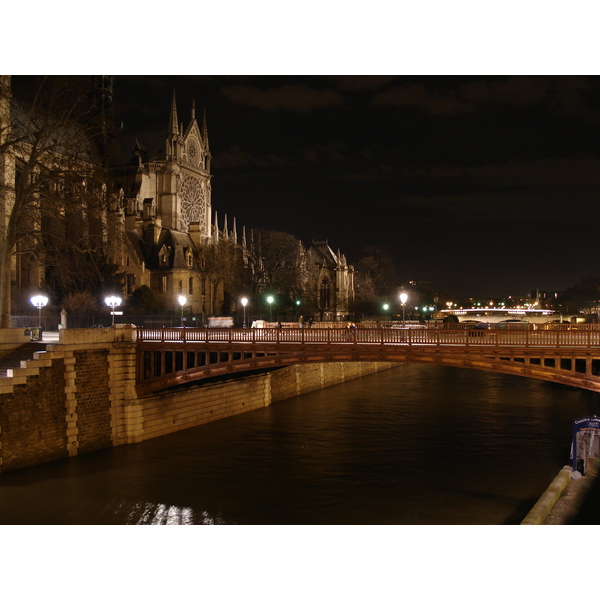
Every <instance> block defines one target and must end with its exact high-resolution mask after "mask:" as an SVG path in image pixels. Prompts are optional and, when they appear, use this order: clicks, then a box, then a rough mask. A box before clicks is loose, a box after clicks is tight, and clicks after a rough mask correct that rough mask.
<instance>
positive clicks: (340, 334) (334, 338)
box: [137, 327, 600, 348]
mask: <svg viewBox="0 0 600 600" xmlns="http://www.w3.org/2000/svg"><path fill="white" fill-rule="evenodd" d="M137 340H138V342H139V343H142V342H162V343H209V342H229V343H244V342H246V343H259V342H261V343H262V342H264V343H276V344H298V343H301V344H332V343H335V344H338V343H339V344H386V345H387V344H398V345H408V346H423V345H428V346H432V345H433V346H461V347H464V346H478V347H481V346H495V347H497V346H522V347H529V346H535V347H546V348H548V347H551V348H557V347H580V348H581V347H583V348H593V347H600V328H598V327H596V328H591V327H586V328H571V329H565V328H562V327H556V328H553V329H550V328H534V327H529V328H519V329H473V328H469V329H466V328H463V329H458V328H444V327H429V328H420V329H416V328H404V329H403V328H397V329H391V328H364V329H363V328H359V329H353V330H351V329H342V328H335V329H334V328H329V329H325V328H283V329H279V328H261V329H252V328H247V329H225V328H223V329H221V328H198V329H196V328H187V327H173V328H170V327H158V328H153V327H140V328H138V330H137Z"/></svg>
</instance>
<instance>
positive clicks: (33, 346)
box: [0, 342, 46, 377]
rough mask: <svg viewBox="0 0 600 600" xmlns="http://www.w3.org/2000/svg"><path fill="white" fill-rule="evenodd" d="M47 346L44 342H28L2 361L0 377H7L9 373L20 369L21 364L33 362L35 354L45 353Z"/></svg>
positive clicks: (0, 360)
mask: <svg viewBox="0 0 600 600" xmlns="http://www.w3.org/2000/svg"><path fill="white" fill-rule="evenodd" d="M45 351H46V344H44V343H42V342H27V343H26V344H23V345H22V346H19V347H18V348H16V349H15V350H13V351H12V352H11V353H10V354H7V355H6V356H5V357H4V358H1V359H0V377H7V371H8V370H13V369H20V368H21V367H22V365H21V363H22V362H24V361H27V360H32V359H33V355H34V353H35V352H45Z"/></svg>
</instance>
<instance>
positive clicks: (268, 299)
mask: <svg viewBox="0 0 600 600" xmlns="http://www.w3.org/2000/svg"><path fill="white" fill-rule="evenodd" d="M273 300H275V298H273V296H268V297H267V302H268V303H269V321H270V322H271V323H272V322H273V309H272V307H271V305H272V304H273Z"/></svg>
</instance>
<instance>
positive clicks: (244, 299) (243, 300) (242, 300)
mask: <svg viewBox="0 0 600 600" xmlns="http://www.w3.org/2000/svg"><path fill="white" fill-rule="evenodd" d="M240 302H241V303H242V306H243V307H244V324H243V326H244V327H246V305H247V304H248V298H242V299H241V301H240Z"/></svg>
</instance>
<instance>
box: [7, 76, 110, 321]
mask: <svg viewBox="0 0 600 600" xmlns="http://www.w3.org/2000/svg"><path fill="white" fill-rule="evenodd" d="M89 91H90V88H89V86H88V81H87V79H86V78H81V77H41V78H39V80H37V81H36V84H35V86H34V87H33V93H32V96H31V98H30V99H29V102H28V103H27V104H25V103H24V102H16V101H15V100H14V98H13V97H12V94H11V87H10V78H9V77H8V76H2V79H1V81H0V327H2V328H6V327H10V316H11V284H12V281H11V275H12V272H13V269H14V268H15V267H16V266H17V257H21V258H22V259H23V260H28V261H29V266H30V267H32V268H34V269H35V268H36V267H37V270H38V277H37V281H35V282H29V284H30V285H31V286H32V287H38V286H39V285H40V284H41V282H42V280H43V277H44V273H43V264H44V261H45V259H46V258H48V259H49V264H50V265H52V261H53V258H52V254H53V253H54V262H55V263H56V262H57V259H58V257H62V258H63V259H64V258H65V254H64V250H65V247H64V245H65V243H66V242H67V240H68V241H69V244H70V247H71V248H76V249H78V250H77V251H78V252H80V253H87V254H89V251H90V249H91V248H94V247H98V244H97V243H96V242H101V241H102V236H103V235H104V233H105V232H104V233H103V225H106V223H103V222H102V221H103V218H104V217H103V215H105V214H106V211H105V208H106V207H105V202H106V197H107V194H106V187H105V186H104V182H103V175H102V169H101V168H100V167H99V165H100V162H101V161H100V156H99V154H98V146H97V145H96V143H95V142H96V141H97V139H98V130H97V127H96V123H95V121H94V114H93V110H92V104H91V102H90V96H89ZM94 236H99V237H98V240H95V239H94ZM23 257H25V258H23ZM19 262H20V261H19ZM68 270H69V269H68V267H67V268H64V269H63V271H64V272H68Z"/></svg>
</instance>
